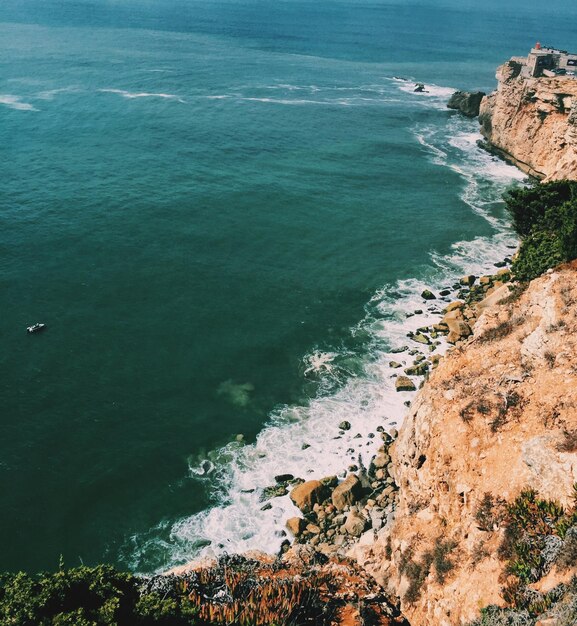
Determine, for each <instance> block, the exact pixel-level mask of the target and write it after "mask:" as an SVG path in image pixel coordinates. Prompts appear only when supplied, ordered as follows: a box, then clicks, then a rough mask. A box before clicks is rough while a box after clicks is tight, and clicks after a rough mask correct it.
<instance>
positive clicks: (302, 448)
mask: <svg viewBox="0 0 577 626" xmlns="http://www.w3.org/2000/svg"><path fill="white" fill-rule="evenodd" d="M310 447H311V445H310V443H303V445H302V446H301V450H306V449H307V448H310Z"/></svg>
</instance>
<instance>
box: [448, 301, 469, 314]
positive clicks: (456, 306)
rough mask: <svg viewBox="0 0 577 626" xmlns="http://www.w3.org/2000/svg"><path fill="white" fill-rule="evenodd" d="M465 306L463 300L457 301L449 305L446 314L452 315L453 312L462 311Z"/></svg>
mask: <svg viewBox="0 0 577 626" xmlns="http://www.w3.org/2000/svg"><path fill="white" fill-rule="evenodd" d="M464 304H465V303H464V302H463V301H462V300H455V301H454V302H451V303H450V304H447V306H446V307H445V313H450V312H451V311H455V310H457V309H460V308H461V307H462V306H463V305H464Z"/></svg>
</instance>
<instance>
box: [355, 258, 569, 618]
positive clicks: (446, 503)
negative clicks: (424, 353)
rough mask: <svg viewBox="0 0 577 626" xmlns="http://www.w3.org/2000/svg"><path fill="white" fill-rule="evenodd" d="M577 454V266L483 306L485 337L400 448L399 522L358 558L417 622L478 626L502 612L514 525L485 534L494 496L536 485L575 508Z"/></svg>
mask: <svg viewBox="0 0 577 626" xmlns="http://www.w3.org/2000/svg"><path fill="white" fill-rule="evenodd" d="M576 452H577V263H573V264H572V265H570V266H565V267H563V268H560V269H557V270H555V271H554V272H552V273H550V274H547V275H545V276H543V277H541V278H539V279H537V280H535V281H533V282H532V283H531V285H530V287H529V288H528V290H527V291H526V292H525V293H524V294H522V296H521V297H520V299H518V300H517V301H515V302H511V303H508V304H503V303H501V304H497V305H493V306H489V307H487V308H484V309H483V312H482V313H481V314H480V316H479V319H478V321H477V323H476V324H475V327H474V335H473V336H472V337H471V338H470V339H469V340H467V342H466V343H465V344H463V345H462V346H460V347H457V348H455V349H454V350H453V352H452V353H451V354H449V355H448V356H447V357H446V358H445V359H443V360H442V361H441V363H440V365H439V367H438V368H437V369H436V370H435V371H434V372H433V373H432V375H431V377H430V379H429V381H428V383H427V384H426V385H425V387H424V388H423V390H422V392H421V394H420V396H419V397H418V399H417V400H416V401H415V403H414V405H413V407H412V408H411V411H410V413H409V415H408V416H407V417H406V421H405V422H404V424H403V427H402V429H401V432H400V434H399V437H398V439H397V441H396V442H395V443H394V444H393V446H392V448H391V457H392V462H393V471H392V473H393V475H394V477H395V479H396V482H397V484H398V485H399V487H400V492H399V501H398V505H397V510H396V516H395V520H394V521H393V522H392V524H390V525H389V526H388V527H386V528H384V529H383V530H381V531H379V535H378V537H377V539H376V541H375V543H373V544H372V545H370V546H359V547H357V548H356V555H355V556H356V557H357V558H358V560H359V561H360V562H361V563H362V564H363V566H364V567H365V568H366V569H367V570H368V572H369V573H371V574H372V575H373V576H374V577H375V578H376V579H377V581H379V582H380V583H381V584H383V586H384V587H385V588H386V589H387V590H388V591H389V593H390V594H391V595H392V596H393V597H394V596H397V597H399V598H400V600H401V610H402V612H403V614H404V615H405V616H406V617H407V618H408V620H409V622H410V623H411V626H425V625H435V626H448V625H456V624H464V623H467V622H468V621H470V620H472V619H473V618H475V617H476V616H478V615H479V610H480V608H481V607H484V606H487V605H489V604H500V605H503V599H502V597H501V586H502V583H503V578H501V580H500V576H501V575H502V573H503V571H504V562H503V561H502V560H500V559H499V558H498V557H497V549H498V546H499V544H500V543H501V541H502V538H503V532H504V529H503V528H499V527H498V525H496V526H494V527H492V528H488V529H487V528H485V530H481V529H480V528H479V525H480V524H479V520H478V517H477V518H476V514H478V512H479V506H480V503H481V500H482V499H483V497H484V495H485V494H486V493H490V494H492V496H493V497H494V498H495V499H499V498H503V499H506V500H511V499H513V498H515V497H516V496H517V495H518V494H519V492H520V491H521V490H522V489H524V488H526V487H532V488H534V489H536V490H537V491H538V492H539V493H540V495H541V496H543V497H545V498H548V499H555V500H558V501H560V502H561V503H565V504H567V503H568V501H569V499H570V496H571V492H572V485H573V483H574V482H576V481H577V454H576ZM481 525H482V524H481ZM426 555H428V556H426ZM427 559H428V560H427ZM553 577H554V578H555V573H553ZM555 580H558V578H556V579H555Z"/></svg>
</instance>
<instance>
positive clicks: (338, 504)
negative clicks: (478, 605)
mask: <svg viewBox="0 0 577 626" xmlns="http://www.w3.org/2000/svg"><path fill="white" fill-rule="evenodd" d="M362 493H363V488H362V485H361V481H360V480H359V479H358V478H357V476H355V475H354V474H350V475H349V476H347V477H346V478H345V480H344V481H343V482H342V483H341V484H340V485H338V486H337V487H335V490H334V491H333V494H332V496H331V501H332V503H333V505H334V507H335V508H336V509H337V510H338V511H342V510H343V509H344V508H345V507H346V506H347V505H351V504H354V503H355V502H357V501H358V500H359V498H360V497H361V496H362Z"/></svg>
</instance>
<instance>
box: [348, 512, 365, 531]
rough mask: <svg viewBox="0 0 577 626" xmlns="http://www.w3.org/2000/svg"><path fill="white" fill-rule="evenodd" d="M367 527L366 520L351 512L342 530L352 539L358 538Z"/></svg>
mask: <svg viewBox="0 0 577 626" xmlns="http://www.w3.org/2000/svg"><path fill="white" fill-rule="evenodd" d="M366 525H367V520H366V519H365V518H364V517H363V516H362V515H361V514H360V513H357V512H356V511H351V512H350V513H349V514H348V515H347V521H346V522H345V525H344V529H345V530H346V531H347V533H348V534H349V535H351V536H352V537H360V536H361V535H362V534H363V532H364V530H365V527H366Z"/></svg>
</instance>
